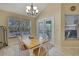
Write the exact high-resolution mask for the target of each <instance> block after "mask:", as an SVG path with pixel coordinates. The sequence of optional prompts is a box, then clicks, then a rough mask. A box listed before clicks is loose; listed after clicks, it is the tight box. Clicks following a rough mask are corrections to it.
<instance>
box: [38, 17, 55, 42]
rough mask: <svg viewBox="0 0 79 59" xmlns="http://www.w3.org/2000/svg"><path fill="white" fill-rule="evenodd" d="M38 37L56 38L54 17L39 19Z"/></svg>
mask: <svg viewBox="0 0 79 59" xmlns="http://www.w3.org/2000/svg"><path fill="white" fill-rule="evenodd" d="M37 37H38V38H39V39H40V37H42V38H43V39H48V40H49V41H50V40H54V17H48V18H42V19H39V20H38V21H37Z"/></svg>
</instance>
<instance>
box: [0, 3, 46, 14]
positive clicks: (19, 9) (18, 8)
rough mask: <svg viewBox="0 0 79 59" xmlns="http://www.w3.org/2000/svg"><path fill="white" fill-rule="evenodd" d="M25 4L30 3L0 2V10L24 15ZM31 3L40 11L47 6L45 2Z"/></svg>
mask: <svg viewBox="0 0 79 59" xmlns="http://www.w3.org/2000/svg"><path fill="white" fill-rule="evenodd" d="M27 5H31V4H30V3H0V10H4V11H9V12H14V13H17V14H21V15H26V12H25V9H26V6H27ZM33 5H34V6H37V7H38V9H39V11H40V12H41V11H42V10H43V9H44V8H46V6H47V4H46V3H34V4H33Z"/></svg>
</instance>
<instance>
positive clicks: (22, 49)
mask: <svg viewBox="0 0 79 59" xmlns="http://www.w3.org/2000/svg"><path fill="white" fill-rule="evenodd" d="M18 39H19V55H20V56H28V55H29V52H28V49H27V47H26V46H25V44H24V42H23V39H22V37H21V36H19V37H18Z"/></svg>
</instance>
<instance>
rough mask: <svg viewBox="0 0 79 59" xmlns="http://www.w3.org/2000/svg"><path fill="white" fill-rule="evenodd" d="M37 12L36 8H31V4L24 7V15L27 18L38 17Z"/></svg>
mask: <svg viewBox="0 0 79 59" xmlns="http://www.w3.org/2000/svg"><path fill="white" fill-rule="evenodd" d="M38 13H39V11H38V9H37V7H36V6H33V4H31V6H26V15H28V16H36V15H38Z"/></svg>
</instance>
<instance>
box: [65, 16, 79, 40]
mask: <svg viewBox="0 0 79 59" xmlns="http://www.w3.org/2000/svg"><path fill="white" fill-rule="evenodd" d="M78 22H79V16H78V15H65V39H71V40H74V39H78V36H79V35H78V33H79V31H78V30H79V26H78V24H79V23H78Z"/></svg>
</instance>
